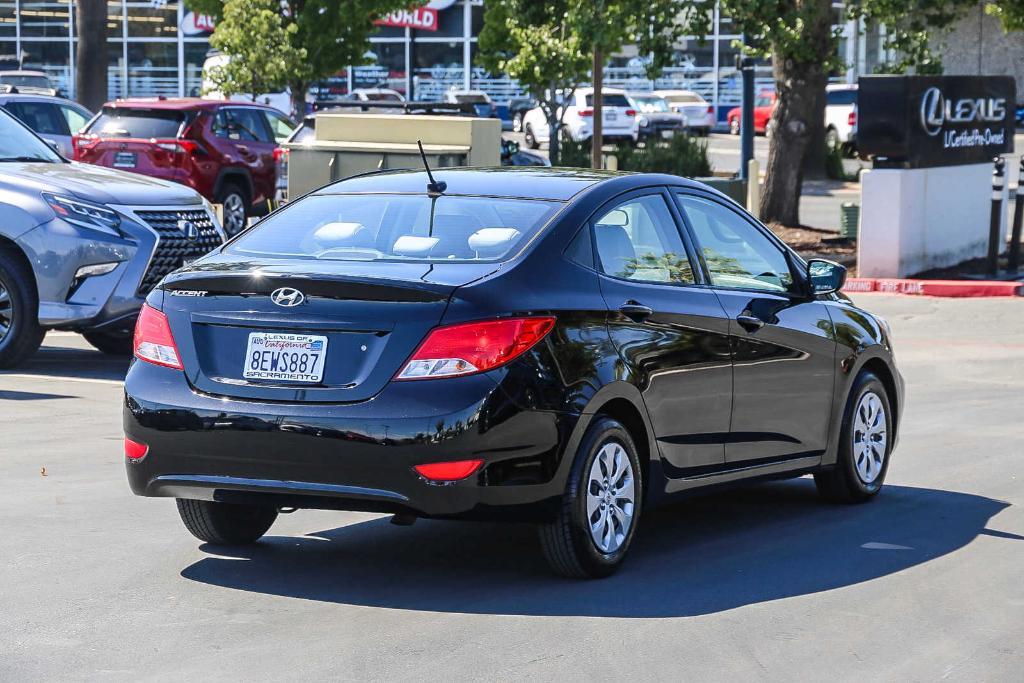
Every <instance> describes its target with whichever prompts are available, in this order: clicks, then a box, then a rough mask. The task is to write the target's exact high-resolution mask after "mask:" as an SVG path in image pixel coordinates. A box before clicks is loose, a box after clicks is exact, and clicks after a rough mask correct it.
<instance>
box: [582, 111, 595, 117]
mask: <svg viewBox="0 0 1024 683" xmlns="http://www.w3.org/2000/svg"><path fill="white" fill-rule="evenodd" d="M593 115H594V110H593V109H580V116H593Z"/></svg>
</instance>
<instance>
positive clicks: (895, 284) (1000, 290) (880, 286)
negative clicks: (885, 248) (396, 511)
mask: <svg viewBox="0 0 1024 683" xmlns="http://www.w3.org/2000/svg"><path fill="white" fill-rule="evenodd" d="M1022 288H1024V282H1002V281H994V280H911V279H899V278H870V277H851V278H849V279H847V281H846V284H845V285H844V286H843V291H844V292H847V293H855V294H860V293H864V292H877V293H880V294H909V295H917V296H947V297H981V296H1022V295H1024V292H1022V291H1021V290H1022Z"/></svg>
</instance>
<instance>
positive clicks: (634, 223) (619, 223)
mask: <svg viewBox="0 0 1024 683" xmlns="http://www.w3.org/2000/svg"><path fill="white" fill-rule="evenodd" d="M594 243H595V244H596V245H597V256H598V259H599V260H600V266H601V270H602V271H603V272H604V273H606V274H608V275H611V276H614V277H619V278H623V279H625V280H636V281H640V282H656V283H664V284H684V285H689V284H693V282H694V279H693V268H692V267H691V265H690V259H689V257H688V256H687V254H686V249H685V247H684V246H683V240H682V238H681V237H680V235H679V230H678V229H677V228H676V222H675V220H674V219H673V218H672V214H671V213H670V212H669V210H668V206H667V205H666V203H665V199H664V198H663V197H662V196H661V195H660V194H651V195H646V196H643V197H634V198H632V199H628V200H626V201H624V202H622V203H621V204H619V205H617V206H616V207H615V208H613V209H611V210H610V211H606V212H605V213H604V214H603V215H602V216H600V217H599V218H598V219H597V220H596V221H595V222H594Z"/></svg>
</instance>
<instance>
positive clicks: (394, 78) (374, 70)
mask: <svg viewBox="0 0 1024 683" xmlns="http://www.w3.org/2000/svg"><path fill="white" fill-rule="evenodd" d="M370 53H372V55H373V63H372V64H368V65H363V66H357V67H354V68H353V69H352V83H353V86H354V87H356V88H391V89H392V90H397V91H398V92H400V93H402V94H403V95H404V94H405V43H371V45H370Z"/></svg>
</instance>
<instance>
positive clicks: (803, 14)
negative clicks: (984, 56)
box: [679, 0, 1024, 225]
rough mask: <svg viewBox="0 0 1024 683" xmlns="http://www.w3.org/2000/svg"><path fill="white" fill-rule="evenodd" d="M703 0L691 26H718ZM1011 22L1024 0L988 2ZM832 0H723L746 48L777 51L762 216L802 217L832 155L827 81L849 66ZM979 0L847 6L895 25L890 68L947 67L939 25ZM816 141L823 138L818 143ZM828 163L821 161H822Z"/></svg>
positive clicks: (692, 0)
mask: <svg viewBox="0 0 1024 683" xmlns="http://www.w3.org/2000/svg"><path fill="white" fill-rule="evenodd" d="M704 4H705V3H704V2H703V0H681V1H680V3H679V6H680V8H681V9H683V8H685V9H688V10H691V12H690V13H689V15H688V20H687V24H688V28H689V31H691V32H693V33H695V34H697V35H702V36H706V35H708V34H709V33H710V29H711V26H710V14H709V13H708V12H707V11H700V10H702V9H703V10H706V7H704ZM987 4H988V5H990V8H991V11H992V12H993V13H995V14H997V15H999V16H1001V17H1002V18H1003V21H1004V25H1005V26H1007V27H1010V26H1013V22H1014V21H1015V20H1016V21H1020V20H1021V19H1024V10H1022V9H1021V0H997V1H994V2H988V3H987ZM831 5H832V3H831V1H830V0H721V11H722V13H723V14H724V15H727V16H729V17H731V19H732V22H733V27H734V28H735V29H736V30H737V31H738V32H740V33H743V34H744V35H745V37H746V38H747V47H746V48H745V49H746V52H747V53H749V54H752V55H755V56H770V57H771V59H772V71H773V76H774V78H775V88H776V91H777V104H776V106H775V110H774V112H773V113H772V126H773V129H774V131H775V134H774V135H773V137H772V139H771V142H770V143H769V148H768V150H769V151H768V165H767V168H766V169H765V172H766V178H765V188H764V192H762V194H761V206H760V212H761V218H762V220H764V221H766V222H779V223H782V224H784V225H799V223H800V211H799V207H800V192H801V186H802V184H803V174H804V168H805V163H806V162H807V160H808V157H809V156H811V157H812V158H813V160H814V161H815V163H817V159H819V158H820V159H824V148H823V142H818V141H823V134H822V126H823V122H824V118H825V84H826V82H827V79H828V75H829V73H830V72H833V71H835V70H841V69H842V68H843V67H844V66H845V65H843V64H842V63H841V61H840V59H839V56H838V47H839V33H840V28H839V27H837V26H834V25H833V23H832V22H833V18H832V8H831ZM977 6H978V0H850V1H849V2H847V3H846V9H847V11H848V12H850V14H851V15H852V16H853V17H863V18H864V19H865V20H867V21H868V22H871V23H874V24H876V25H879V24H881V25H885V26H886V28H887V45H886V47H887V48H891V49H893V50H895V51H897V52H898V54H899V55H900V58H899V61H898V62H896V63H894V64H891V65H887V70H890V71H905V70H907V69H916V70H918V71H919V72H927V73H941V71H942V65H941V61H940V60H939V59H938V58H937V57H936V55H935V54H934V52H933V51H932V50H931V49H930V41H933V40H934V38H935V36H936V33H937V32H941V31H942V30H943V29H946V28H948V27H949V26H951V25H952V24H953V22H954V21H956V19H957V18H959V17H960V16H962V14H963V12H964V11H965V10H967V9H968V8H974V7H977ZM812 141H815V142H813V143H812ZM819 165H820V164H819Z"/></svg>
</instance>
